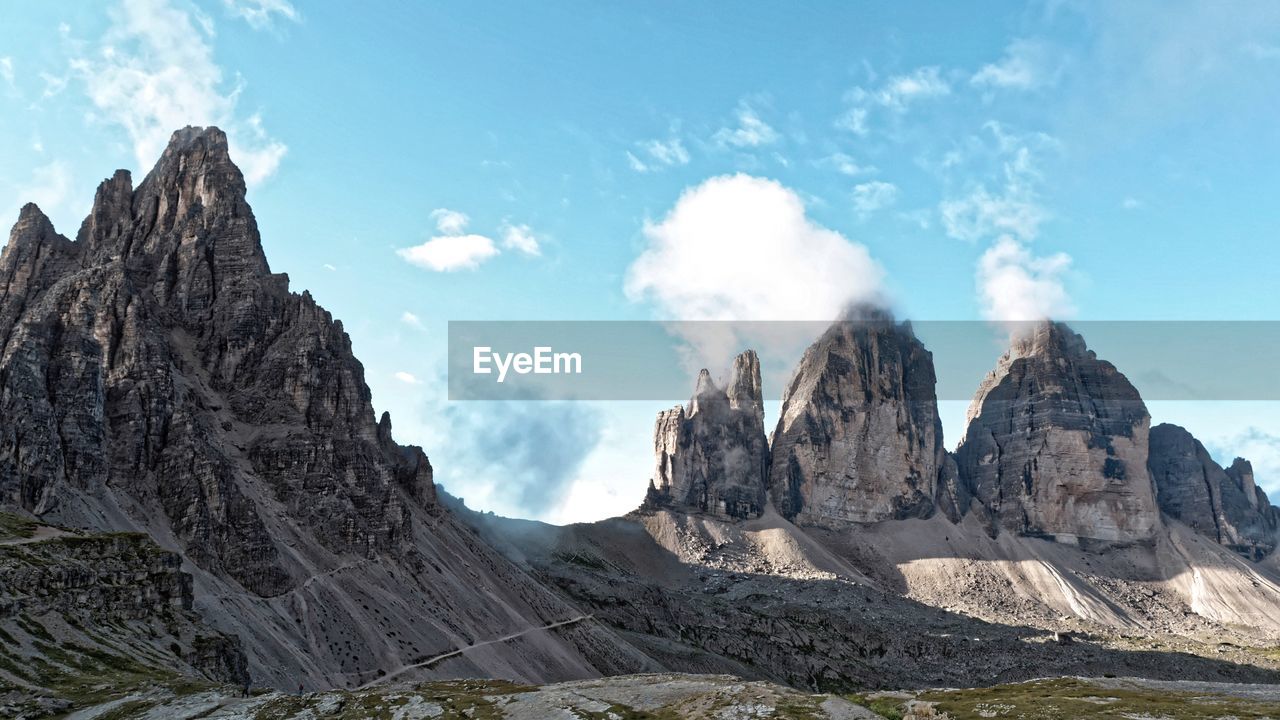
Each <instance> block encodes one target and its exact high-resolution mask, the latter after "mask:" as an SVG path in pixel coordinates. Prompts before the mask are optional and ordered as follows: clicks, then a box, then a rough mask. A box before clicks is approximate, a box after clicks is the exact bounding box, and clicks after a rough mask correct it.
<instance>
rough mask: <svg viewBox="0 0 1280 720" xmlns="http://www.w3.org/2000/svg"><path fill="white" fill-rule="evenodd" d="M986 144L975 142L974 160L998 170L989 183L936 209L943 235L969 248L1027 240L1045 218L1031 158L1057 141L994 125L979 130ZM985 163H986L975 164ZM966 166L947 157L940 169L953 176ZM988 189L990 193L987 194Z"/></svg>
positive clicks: (961, 158)
mask: <svg viewBox="0 0 1280 720" xmlns="http://www.w3.org/2000/svg"><path fill="white" fill-rule="evenodd" d="M984 128H985V129H986V130H987V131H988V133H989V136H990V138H991V142H980V141H978V140H976V139H975V140H974V144H975V146H976V147H978V148H979V150H977V151H975V154H981V155H990V156H991V157H992V158H994V160H995V164H996V166H997V167H998V174H997V177H996V179H995V181H994V182H990V183H989V182H988V181H976V182H974V181H970V182H969V183H968V186H969V190H968V192H967V193H966V194H964V195H961V196H958V197H957V196H951V197H948V198H945V199H943V201H942V202H941V203H940V204H939V206H938V213H939V215H940V216H941V218H942V223H943V227H944V228H945V229H946V232H947V235H949V236H951V237H953V238H956V239H958V240H965V241H969V242H973V241H977V240H982V239H986V238H993V237H996V236H999V235H1006V234H1007V235H1011V236H1013V237H1015V238H1017V239H1019V240H1023V241H1026V240H1031V239H1033V238H1035V237H1036V235H1037V234H1039V232H1040V226H1041V224H1043V223H1044V222H1045V221H1046V220H1047V219H1048V217H1049V212H1048V210H1046V209H1045V208H1044V206H1043V205H1042V204H1041V203H1040V198H1039V193H1038V191H1037V185H1038V184H1039V183H1040V181H1041V174H1040V170H1039V168H1038V167H1037V166H1036V162H1035V156H1034V153H1035V151H1036V150H1038V149H1045V148H1056V147H1057V141H1056V140H1055V139H1054V138H1051V137H1049V136H1047V135H1044V134H1042V133H1032V134H1027V135H1020V134H1017V133H1011V132H1009V131H1007V130H1006V129H1005V128H1004V126H1002V125H1000V124H999V123H996V122H988V123H986V125H985V126H984ZM979 159H980V160H982V161H986V160H987V158H986V157H982V158H979ZM966 161H967V158H966V155H965V153H961V152H958V151H957V152H953V153H949V154H948V156H947V157H946V158H945V159H944V161H943V163H942V164H941V167H942V169H943V170H944V171H947V172H954V171H957V170H959V169H962V168H961V166H963V165H964V164H965V163H966ZM992 186H994V187H995V189H994V190H993V189H990V188H991V187H992Z"/></svg>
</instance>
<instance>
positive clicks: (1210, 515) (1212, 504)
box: [1148, 424, 1277, 560]
mask: <svg viewBox="0 0 1280 720" xmlns="http://www.w3.org/2000/svg"><path fill="white" fill-rule="evenodd" d="M1148 465H1149V466H1150V468H1151V476H1152V477H1153V478H1154V479H1155V483H1156V491H1157V498H1158V500H1159V502H1160V509H1161V510H1162V511H1164V512H1165V513H1167V514H1168V515H1169V516H1170V517H1174V518H1177V519H1178V520H1181V521H1182V522H1184V523H1186V524H1187V525H1190V526H1191V527H1192V528H1193V529H1195V530H1196V532H1199V533H1200V534H1201V535H1204V536H1205V537H1208V538H1211V539H1213V540H1214V541H1216V542H1219V543H1221V544H1223V545H1225V546H1227V547H1229V548H1231V549H1232V550H1234V551H1236V552H1238V553H1240V554H1241V555H1243V556H1245V557H1247V558H1249V559H1251V560H1260V559H1262V558H1263V557H1264V556H1266V555H1267V554H1269V553H1270V552H1271V551H1273V550H1275V547H1276V542H1277V534H1276V516H1277V513H1276V512H1275V509H1274V508H1272V507H1271V503H1270V502H1268V500H1267V495H1266V493H1264V492H1262V491H1261V490H1260V489H1258V487H1257V486H1256V485H1255V484H1254V481H1253V467H1252V466H1251V465H1250V464H1249V462H1248V461H1246V460H1244V459H1243V458H1236V460H1235V462H1234V463H1232V464H1231V467H1229V468H1227V469H1226V470H1223V468H1222V466H1220V465H1218V463H1216V462H1214V460H1213V458H1212V457H1210V456H1209V453H1208V451H1206V450H1205V448H1204V445H1202V444H1201V443H1200V441H1199V440H1196V439H1195V438H1194V437H1192V436H1191V433H1189V432H1187V431H1186V430H1185V429H1183V428H1181V427H1178V426H1177V425H1168V424H1163V425H1157V426H1155V427H1153V428H1151V454H1150V458H1149V460H1148Z"/></svg>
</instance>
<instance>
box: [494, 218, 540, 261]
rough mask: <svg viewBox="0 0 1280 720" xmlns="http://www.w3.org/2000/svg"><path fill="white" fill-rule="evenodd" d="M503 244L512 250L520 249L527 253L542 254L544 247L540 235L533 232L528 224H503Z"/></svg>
mask: <svg viewBox="0 0 1280 720" xmlns="http://www.w3.org/2000/svg"><path fill="white" fill-rule="evenodd" d="M502 246H503V247H506V248H510V249H512V250H518V251H519V252H522V253H524V254H525V255H541V254H542V248H541V246H540V244H539V242H538V237H537V236H536V235H534V234H533V231H532V230H530V229H529V226H528V225H511V224H506V225H503V226H502Z"/></svg>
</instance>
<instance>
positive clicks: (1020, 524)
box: [956, 322, 1160, 544]
mask: <svg viewBox="0 0 1280 720" xmlns="http://www.w3.org/2000/svg"><path fill="white" fill-rule="evenodd" d="M1150 420H1151V419H1150V416H1149V415H1148V413H1147V409H1146V405H1145V404H1144V403H1143V402H1142V399H1141V398H1140V397H1139V396H1138V391H1137V390H1136V389H1135V388H1134V387H1133V385H1131V384H1130V383H1129V381H1128V380H1127V379H1126V378H1125V377H1124V375H1122V374H1121V373H1120V372H1119V371H1118V370H1116V368H1115V367H1114V366H1113V365H1111V364H1110V363H1108V362H1106V361H1103V360H1099V359H1098V358H1097V356H1096V355H1095V354H1094V353H1093V351H1091V350H1089V349H1088V347H1087V346H1086V345H1085V342H1084V339H1083V338H1082V337H1080V336H1079V335H1078V334H1076V333H1075V332H1073V331H1072V330H1071V329H1070V328H1068V327H1066V326H1065V325H1063V324H1061V323H1048V322H1046V323H1040V324H1037V325H1036V326H1034V327H1033V328H1029V329H1027V330H1026V331H1025V332H1023V333H1020V334H1019V335H1018V336H1016V337H1015V339H1014V341H1013V343H1012V346H1011V347H1010V349H1009V351H1008V352H1007V353H1005V354H1004V356H1003V357H1001V358H1000V360H999V363H998V364H997V366H996V369H995V370H994V371H993V372H991V373H989V374H988V375H987V377H986V378H984V379H983V381H982V384H981V386H980V387H979V389H978V393H977V395H976V396H975V397H974V399H973V403H972V404H971V405H970V407H969V413H968V421H969V424H968V428H967V430H966V432H965V437H964V439H963V441H962V443H961V445H960V447H959V449H958V450H957V453H956V460H957V463H958V466H959V471H960V474H961V476H962V477H964V479H965V481H966V482H967V484H968V485H969V487H970V488H971V489H972V491H973V493H974V498H975V500H976V501H977V502H979V503H981V504H982V505H983V506H984V507H985V508H986V510H987V512H988V513H989V517H990V519H991V521H992V522H991V528H990V529H991V531H992V532H993V533H994V532H995V531H996V530H997V528H1001V527H1002V528H1005V529H1007V530H1011V531H1013V532H1017V533H1021V534H1024V535H1033V536H1048V537H1052V538H1054V539H1057V540H1059V541H1063V542H1071V543H1082V544H1090V543H1096V542H1101V543H1104V544H1112V543H1129V542H1135V541H1143V540H1147V539H1149V538H1151V537H1152V536H1153V535H1154V534H1155V532H1156V530H1157V529H1158V527H1159V525H1160V514H1159V511H1158V509H1157V506H1156V498H1155V488H1154V486H1153V484H1152V481H1151V475H1150V473H1149V471H1148V470H1147V433H1148V428H1149V426H1150Z"/></svg>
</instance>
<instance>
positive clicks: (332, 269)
mask: <svg viewBox="0 0 1280 720" xmlns="http://www.w3.org/2000/svg"><path fill="white" fill-rule="evenodd" d="M320 267H322V268H324V269H325V270H328V271H329V272H337V270H338V268H336V267H334V266H333V265H331V264H329V263H325V264H324V265H321V266H320Z"/></svg>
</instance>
